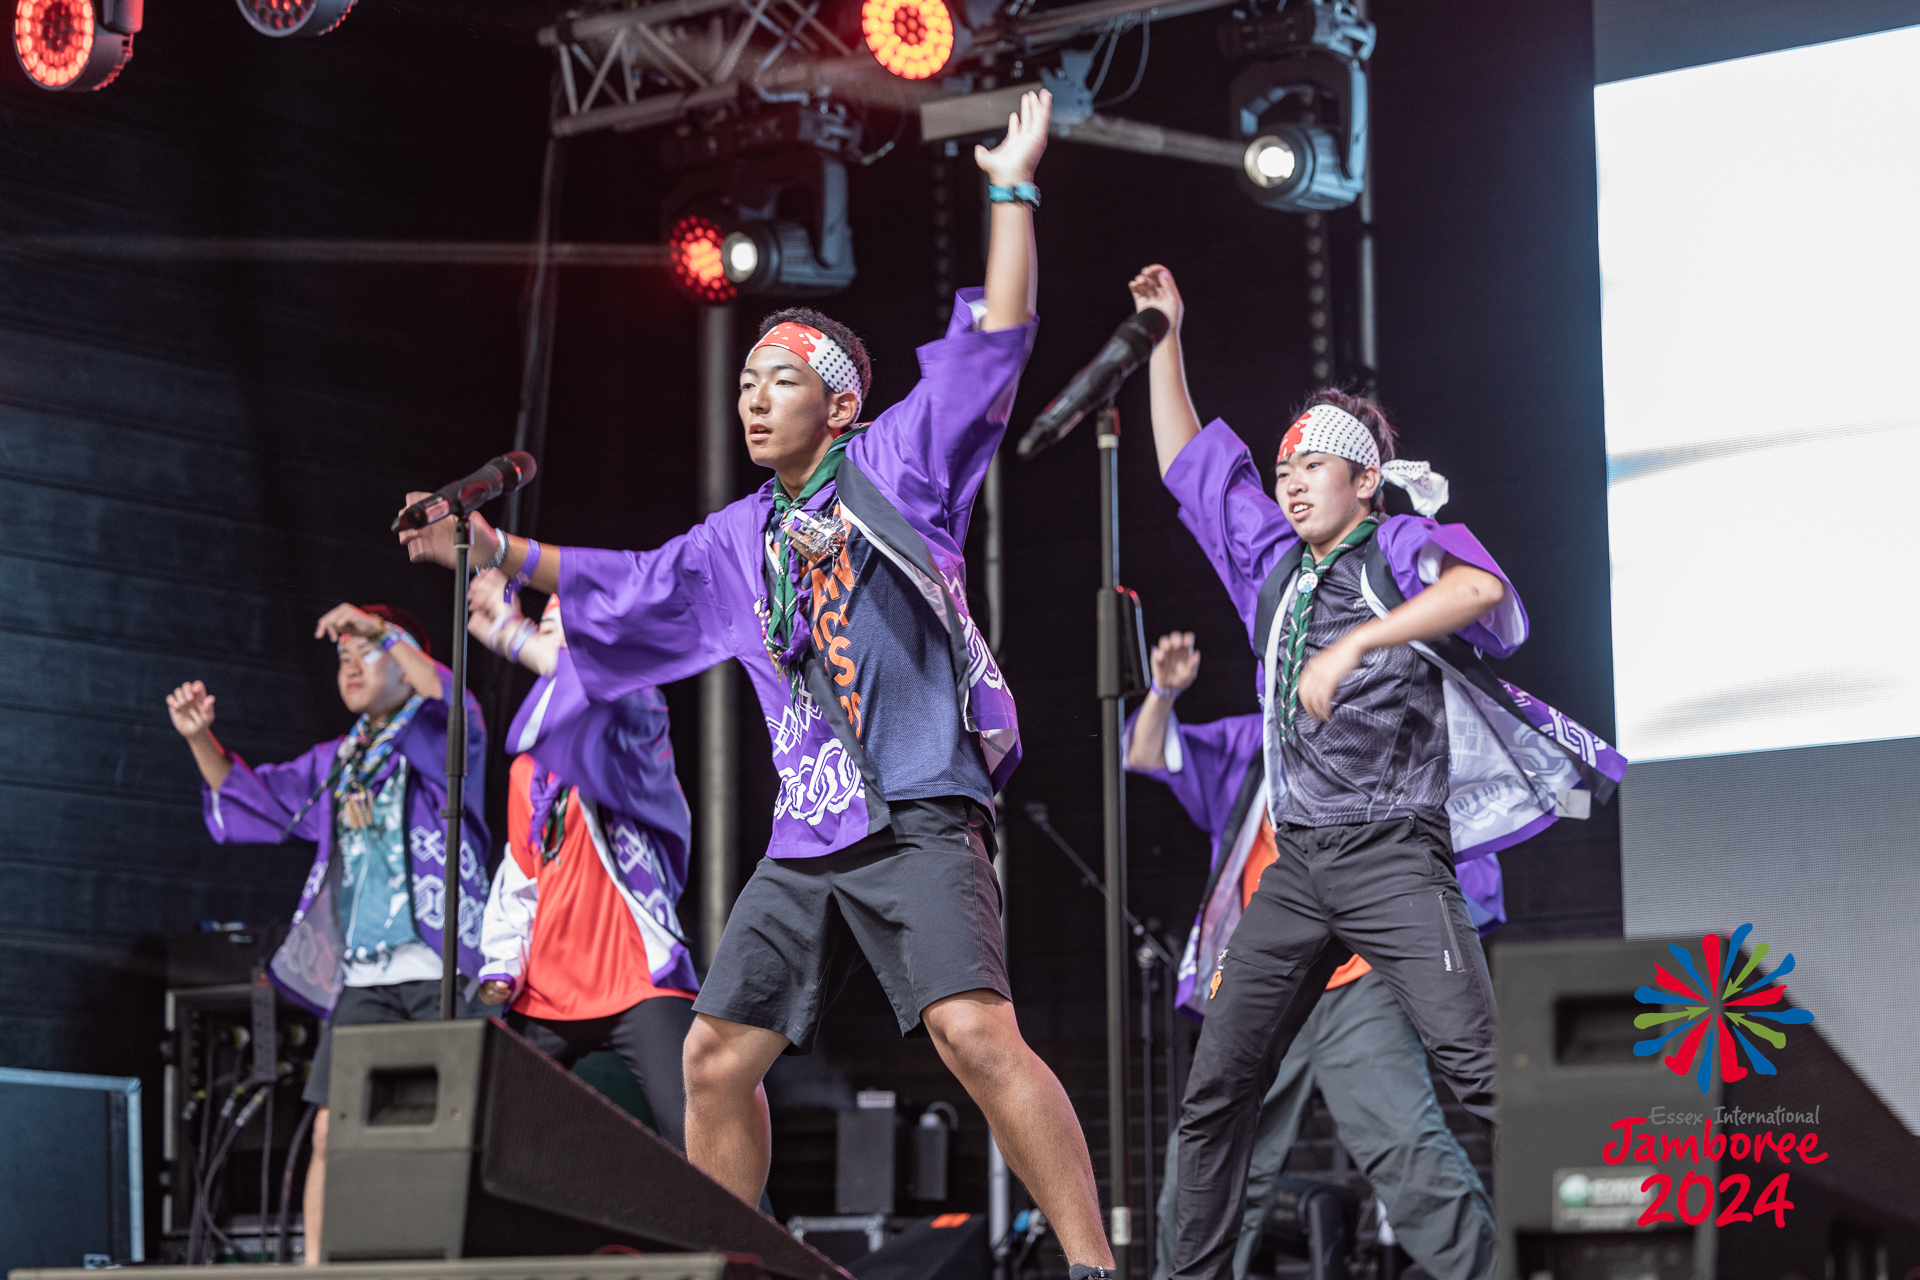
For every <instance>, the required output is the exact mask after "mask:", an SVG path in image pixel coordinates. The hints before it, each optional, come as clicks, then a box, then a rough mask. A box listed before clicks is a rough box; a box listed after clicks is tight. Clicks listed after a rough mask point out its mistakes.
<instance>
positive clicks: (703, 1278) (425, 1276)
mask: <svg viewBox="0 0 1920 1280" xmlns="http://www.w3.org/2000/svg"><path fill="white" fill-rule="evenodd" d="M166 1274H167V1280H286V1276H287V1275H288V1274H289V1273H288V1270H287V1268H286V1267H284V1266H276V1265H274V1264H272V1263H258V1262H252V1263H249V1262H242V1263H221V1264H219V1265H218V1266H207V1267H168V1268H167V1272H166ZM294 1274H298V1275H300V1276H301V1277H302V1278H303V1280H766V1275H767V1273H766V1272H764V1271H762V1270H761V1269H760V1263H759V1261H758V1260H757V1259H754V1258H749V1257H745V1256H743V1255H741V1254H736V1253H667V1254H653V1255H651V1256H648V1257H642V1256H640V1255H637V1254H631V1253H628V1254H614V1255H609V1256H607V1257H599V1258H472V1259H465V1260H462V1261H458V1262H339V1263H329V1264H327V1265H325V1266H319V1267H309V1268H305V1269H302V1270H301V1271H299V1272H296V1273H294ZM99 1277H100V1273H99V1271H98V1270H86V1269H82V1268H80V1267H47V1268H16V1269H15V1270H13V1271H12V1272H10V1273H8V1277H7V1280H99Z"/></svg>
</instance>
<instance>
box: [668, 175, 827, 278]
mask: <svg viewBox="0 0 1920 1280" xmlns="http://www.w3.org/2000/svg"><path fill="white" fill-rule="evenodd" d="M666 221H667V224H668V225H669V226H671V228H672V230H671V231H670V232H669V233H668V237H667V242H668V245H669V248H670V249H671V250H672V252H673V261H674V279H675V281H676V282H677V283H678V284H679V285H680V288H681V290H682V291H683V292H684V293H686V294H687V295H688V296H689V297H692V298H694V299H696V300H697V301H701V302H724V301H726V300H728V299H730V298H732V297H734V296H735V295H736V294H747V295H756V294H757V295H766V296H772V297H786V298H818V297H824V296H826V295H827V294H831V293H838V292H839V291H840V290H842V289H844V288H846V287H847V286H848V285H849V284H851V283H853V277H854V261H853V229H852V227H851V225H849V223H848V221H847V171H846V167H845V166H844V165H843V164H842V163H841V162H840V161H839V160H837V159H835V158H833V157H831V156H827V155H823V154H822V153H820V152H818V151H814V150H811V149H807V150H795V151H790V152H786V153H783V154H779V155H773V156H768V157H765V158H764V159H755V160H735V161H734V162H733V163H731V164H728V165H725V166H723V167H715V168H710V169H702V170H699V171H696V172H694V173H691V174H689V175H688V176H687V177H686V179H685V180H683V181H682V182H681V184H680V185H679V186H678V187H676V188H675V189H674V191H673V193H672V194H671V195H670V196H668V197H667V201H666ZM683 229H684V230H683ZM683 242H684V243H685V244H686V245H687V246H688V247H687V249H686V250H685V252H684V253H683V251H682V249H681V245H682V243H683ZM683 263H684V264H685V269H684V270H683V269H682V264H683Z"/></svg>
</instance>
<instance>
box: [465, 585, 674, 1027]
mask: <svg viewBox="0 0 1920 1280" xmlns="http://www.w3.org/2000/svg"><path fill="white" fill-rule="evenodd" d="M570 604H571V602H569V608H568V610H567V615H566V617H567V622H568V623H571V621H572V609H571V607H570ZM507 749H508V751H509V752H511V753H512V754H514V755H521V754H528V753H530V754H531V755H532V756H533V758H534V761H535V763H537V764H538V765H539V766H540V767H539V768H538V769H536V770H535V771H534V779H533V784H532V793H533V794H532V796H531V797H530V798H531V800H532V810H533V814H532V825H533V829H534V831H536V832H537V831H539V830H540V829H541V828H542V827H543V826H544V825H545V823H546V820H547V815H548V813H549V812H550V811H551V810H552V807H553V805H554V804H555V803H556V802H557V801H558V800H559V799H560V797H561V796H562V795H563V794H564V793H565V791H566V789H567V788H568V787H569V786H571V787H573V788H575V790H576V794H577V795H578V796H579V798H580V799H582V800H584V801H585V802H586V804H585V808H586V809H587V812H588V813H589V815H590V816H589V818H588V827H589V830H590V832H591V833H592V835H593V838H594V843H595V845H596V846H597V847H599V848H601V850H602V854H603V857H604V859H605V860H606V863H607V865H608V866H609V867H610V868H611V869H612V870H613V871H614V872H615V873H616V874H615V876H614V883H615V884H616V885H617V886H618V887H619V889H620V897H621V899H622V901H624V902H625V903H626V905H627V909H628V911H629V912H631V913H632V916H633V921H634V927H635V928H637V929H638V930H639V932H640V938H641V941H642V943H643V944H644V945H645V947H646V950H647V970H648V977H649V979H650V980H651V981H652V983H653V985H654V986H656V987H662V988H666V989H669V990H674V991H698V990H699V989H700V980H699V978H697V977H696V976H695V975H694V971H693V957H692V956H691V955H689V954H688V952H687V943H686V939H685V937H684V936H682V933H681V929H680V917H679V914H678V908H677V904H678V903H679V901H680V895H681V893H682V892H684V891H685V889H686V887H687V855H688V849H689V847H690V845H691V843H692V837H693V815H692V814H691V813H689V812H688V810H687V798H686V795H685V794H684V793H683V792H682V791H681V790H680V779H679V778H678V776H676V775H675V773H674V769H673V743H672V742H671V741H670V740H669V739H668V737H667V702H666V699H665V698H663V697H662V696H661V695H660V691H659V690H658V689H656V688H654V687H652V686H651V685H647V686H643V687H641V688H639V689H636V690H634V691H633V692H632V693H629V694H627V695H625V696H624V697H621V698H618V699H616V700H614V701H612V702H591V701H589V700H588V698H587V694H586V690H585V689H583V688H581V686H580V677H579V673H578V672H577V671H576V670H575V669H574V664H573V654H572V650H571V649H570V648H566V647H563V648H561V650H560V651H559V656H558V659H557V660H556V662H555V665H554V669H553V671H552V672H551V673H550V674H548V675H544V676H541V677H540V679H539V680H537V681H535V682H534V686H533V688H532V690H531V691H530V692H528V694H527V697H526V700H525V701H524V702H522V703H521V704H520V711H519V713H518V714H517V715H515V716H514V718H513V724H512V725H511V726H510V727H509V728H508V730H507ZM548 774H553V775H557V776H556V777H551V778H550V777H548V776H546V775H548ZM533 843H534V844H536V845H537V844H538V840H537V839H535V840H534V841H533ZM537 895H538V888H537V885H536V884H535V882H533V881H531V880H529V879H528V877H527V876H526V875H525V874H524V873H522V872H521V870H520V867H519V864H518V863H517V862H515V861H514V859H513V857H512V855H511V854H509V855H508V856H507V857H505V858H502V859H501V861H500V870H499V873H498V875H497V876H496V877H495V884H494V891H493V899H492V900H491V901H490V902H489V907H488V913H487V922H486V928H485V935H486V946H485V948H484V949H485V951H486V953H487V957H488V961H487V970H486V972H485V973H483V974H481V975H480V976H481V980H482V981H486V980H489V979H497V980H499V981H502V982H507V983H518V982H519V981H520V979H521V978H522V977H523V976H524V969H525V959H524V956H525V949H526V946H527V942H528V940H529V939H530V938H531V936H532V933H533V910H538V907H537V905H536V906H535V907H534V908H533V909H532V910H525V909H522V908H520V906H519V904H520V903H521V902H524V901H528V900H531V901H534V902H535V903H537ZM506 899H513V900H514V902H513V903H512V904H511V905H510V904H509V902H508V901H506Z"/></svg>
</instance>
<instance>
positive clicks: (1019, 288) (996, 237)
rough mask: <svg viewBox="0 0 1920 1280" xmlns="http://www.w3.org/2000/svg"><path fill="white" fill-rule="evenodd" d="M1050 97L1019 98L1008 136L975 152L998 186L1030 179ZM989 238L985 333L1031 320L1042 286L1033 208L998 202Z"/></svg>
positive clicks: (1050, 110) (989, 178) (1016, 202)
mask: <svg viewBox="0 0 1920 1280" xmlns="http://www.w3.org/2000/svg"><path fill="white" fill-rule="evenodd" d="M1052 115H1053V95H1052V94H1050V93H1048V92H1047V91H1046V90H1045V89H1042V90H1040V91H1039V92H1038V93H1027V94H1022V95H1021V97H1020V110H1019V111H1018V112H1017V113H1016V114H1014V115H1010V116H1008V117H1007V136H1006V137H1005V138H1003V139H1001V141H1000V145H999V146H997V147H995V148H994V149H993V150H991V151H989V150H987V149H986V148H985V147H981V146H976V147H975V148H974V149H973V160H974V163H975V164H977V165H979V166H980V167H981V169H983V170H985V171H986V175H987V181H988V182H990V183H992V184H993V185H994V186H996V187H1008V188H1013V187H1017V186H1020V185H1022V184H1028V183H1031V182H1032V181H1033V174H1034V170H1035V169H1036V168H1037V167H1038V166H1039V164H1040V157H1041V155H1042V154H1044V153H1045V151H1046V149H1047V123H1048V121H1049V120H1051V118H1052ZM989 221H990V227H989V231H988V237H987V299H986V301H987V314H986V316H985V318H984V319H983V320H982V321H981V324H980V327H981V328H982V329H984V330H985V331H986V332H988V333H992V332H994V331H996V330H999V329H1012V328H1016V327H1018V326H1020V325H1023V324H1025V323H1026V322H1027V321H1028V320H1030V319H1032V318H1033V308H1034V298H1035V295H1036V294H1037V292H1038V290H1039V287H1040V277H1039V255H1038V254H1037V253H1036V251H1035V249H1034V243H1033V210H1032V209H1030V208H1029V207H1028V206H1027V205H1026V204H1025V203H1024V202H1022V201H1020V200H1007V201H1001V202H996V203H995V204H994V205H993V209H992V213H991V215H990V219H989Z"/></svg>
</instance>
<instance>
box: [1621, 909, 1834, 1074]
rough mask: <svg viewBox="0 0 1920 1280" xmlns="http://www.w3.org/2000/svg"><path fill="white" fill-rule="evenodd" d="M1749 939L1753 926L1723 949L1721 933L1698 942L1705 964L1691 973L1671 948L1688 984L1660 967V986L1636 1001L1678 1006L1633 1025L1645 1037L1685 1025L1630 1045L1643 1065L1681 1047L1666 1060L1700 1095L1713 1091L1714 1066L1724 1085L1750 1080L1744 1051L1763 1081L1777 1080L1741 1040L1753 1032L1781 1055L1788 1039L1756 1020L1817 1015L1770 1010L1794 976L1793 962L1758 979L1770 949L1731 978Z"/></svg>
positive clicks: (1689, 959) (1688, 958) (1680, 951)
mask: <svg viewBox="0 0 1920 1280" xmlns="http://www.w3.org/2000/svg"><path fill="white" fill-rule="evenodd" d="M1752 932H1753V926H1752V925H1750V924H1743V925H1741V926H1740V927H1739V928H1738V929H1736V930H1734V933H1733V937H1732V938H1731V939H1730V940H1728V941H1727V942H1725V943H1722V941H1721V939H1720V935H1719V934H1717V933H1710V934H1708V935H1707V936H1706V937H1704V938H1702V939H1700V954H1701V959H1702V960H1704V961H1705V964H1704V965H1703V966H1701V967H1700V968H1696V967H1695V966H1694V963H1693V953H1692V952H1690V951H1688V950H1687V949H1686V948H1684V947H1682V946H1679V945H1678V944H1673V945H1671V946H1670V947H1669V948H1668V949H1669V950H1670V951H1672V952H1673V958H1674V959H1675V960H1677V961H1679V962H1680V968H1681V969H1682V970H1683V971H1684V972H1685V974H1686V978H1684V979H1683V978H1681V977H1678V976H1676V975H1675V974H1672V973H1669V972H1668V971H1667V968H1666V966H1665V965H1658V964H1657V965H1655V966H1654V967H1653V968H1654V972H1656V973H1657V974H1659V975H1660V976H1659V978H1658V979H1656V981H1657V982H1658V983H1659V987H1658V988H1657V989H1656V988H1654V987H1641V988H1640V989H1639V990H1638V991H1636V992H1634V993H1633V998H1634V999H1636V1000H1638V1001H1639V1002H1640V1003H1641V1004H1664V1005H1678V1006H1680V1007H1679V1008H1677V1009H1668V1010H1667V1011H1665V1012H1663V1013H1643V1014H1641V1015H1640V1016H1639V1017H1637V1018H1635V1019H1634V1020H1633V1025H1634V1026H1636V1027H1638V1028H1640V1029H1641V1030H1642V1031H1644V1030H1646V1029H1647V1028H1648V1027H1658V1026H1663V1025H1664V1024H1666V1023H1669V1022H1678V1023H1679V1024H1680V1025H1679V1026H1678V1027H1676V1028H1674V1029H1673V1030H1671V1031H1668V1032H1666V1033H1664V1034H1662V1035H1658V1036H1655V1037H1654V1038H1653V1039H1651V1040H1642V1041H1640V1042H1638V1043H1637V1044H1635V1045H1634V1046H1633V1051H1634V1053H1636V1054H1638V1055H1639V1056H1640V1057H1642V1058H1651V1057H1652V1056H1653V1055H1654V1054H1656V1053H1659V1052H1660V1051H1661V1050H1662V1049H1663V1048H1665V1047H1666V1046H1667V1045H1669V1044H1672V1043H1673V1042H1675V1041H1676V1040H1677V1041H1678V1042H1679V1044H1678V1047H1677V1048H1675V1049H1674V1050H1673V1052H1672V1053H1670V1054H1669V1055H1667V1056H1666V1057H1665V1058H1663V1059H1661V1061H1663V1062H1665V1063H1666V1064H1667V1070H1669V1071H1671V1072H1673V1073H1674V1074H1675V1075H1677V1076H1684V1075H1687V1074H1689V1073H1692V1074H1693V1076H1694V1079H1695V1080H1696V1081H1697V1082H1698V1083H1699V1085H1700V1092H1702V1093H1705V1092H1707V1088H1708V1086H1709V1085H1711V1084H1712V1083H1713V1073H1714V1068H1715V1065H1716V1064H1718V1067H1719V1071H1720V1078H1721V1079H1722V1080H1741V1079H1744V1078H1745V1077H1746V1074H1747V1069H1746V1068H1745V1067H1743V1066H1741V1065H1740V1050H1742V1049H1744V1050H1746V1056H1747V1061H1748V1062H1751V1063H1752V1064H1753V1069H1754V1070H1755V1071H1757V1072H1759V1073H1760V1074H1761V1075H1763V1076H1773V1075H1779V1074H1780V1071H1779V1068H1777V1067H1775V1066H1774V1065H1773V1064H1772V1063H1771V1062H1769V1061H1767V1058H1766V1055H1764V1054H1762V1053H1761V1052H1760V1051H1759V1050H1758V1049H1756V1048H1754V1046H1753V1040H1750V1039H1748V1038H1747V1036H1746V1035H1743V1034H1741V1033H1742V1032H1747V1033H1750V1034H1751V1035H1752V1036H1753V1037H1754V1039H1758V1040H1764V1041H1766V1042H1767V1043H1768V1044H1770V1045H1772V1046H1773V1047H1774V1048H1775V1049H1784V1048H1786V1045H1787V1037H1786V1034H1785V1033H1784V1032H1782V1031H1778V1030H1775V1029H1774V1028H1773V1027H1769V1026H1764V1025H1762V1024H1761V1022H1760V1021H1757V1019H1764V1020H1765V1021H1767V1022H1778V1023H1783V1024H1787V1025H1792V1024H1795V1023H1803V1022H1812V1021H1813V1014H1812V1013H1810V1012H1808V1011H1807V1010H1805V1009H1788V1008H1784V1007H1782V1008H1779V1009H1768V1008H1767V1007H1766V1006H1768V1005H1778V1004H1781V1003H1782V1002H1783V1001H1784V1000H1785V999H1786V997H1787V988H1786V986H1785V985H1784V984H1783V983H1781V981H1780V980H1781V979H1782V978H1784V977H1786V976H1787V975H1788V974H1789V973H1791V972H1793V957H1792V956H1791V955H1789V956H1788V957H1787V958H1786V959H1785V960H1782V961H1781V962H1780V965H1779V967H1778V968H1776V969H1775V970H1774V971H1773V972H1772V973H1766V974H1763V973H1761V972H1760V964H1761V962H1762V961H1763V960H1765V959H1766V958H1767V950H1768V947H1767V944H1766V943H1764V942H1763V943H1761V944H1760V945H1759V946H1757V947H1755V948H1754V949H1753V954H1752V955H1751V956H1750V957H1748V959H1747V963H1746V964H1745V966H1743V967H1742V968H1741V970H1740V975H1739V976H1738V977H1734V976H1733V964H1734V961H1736V960H1738V959H1739V958H1740V944H1741V943H1743V942H1745V941H1746V940H1747V935H1748V934H1749V933H1752ZM1723 947H1724V948H1725V954H1724V955H1723V954H1722V948H1723ZM1703 971H1704V972H1706V973H1708V974H1712V975H1714V977H1715V981H1713V982H1708V981H1706V980H1705V979H1703V978H1702V977H1701V976H1700V975H1701V973H1702V972H1703ZM1688 979H1691V981H1688Z"/></svg>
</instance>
